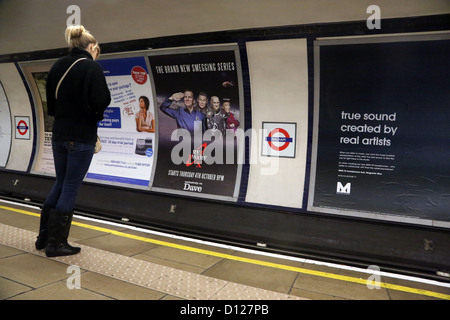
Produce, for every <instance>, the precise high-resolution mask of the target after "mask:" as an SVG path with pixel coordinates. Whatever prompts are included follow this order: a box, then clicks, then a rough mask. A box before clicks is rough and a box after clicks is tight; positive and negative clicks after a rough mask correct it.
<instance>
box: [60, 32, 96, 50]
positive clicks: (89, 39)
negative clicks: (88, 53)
mask: <svg viewBox="0 0 450 320" xmlns="http://www.w3.org/2000/svg"><path fill="white" fill-rule="evenodd" d="M65 35H66V41H67V44H68V45H69V47H70V48H76V47H79V48H83V49H87V47H89V45H90V44H91V43H92V44H94V47H93V48H92V50H94V51H97V52H98V54H100V46H99V45H98V42H97V40H95V38H94V36H93V35H92V34H91V33H90V32H89V31H88V30H86V29H85V28H84V27H83V26H68V27H67V29H66V32H65Z"/></svg>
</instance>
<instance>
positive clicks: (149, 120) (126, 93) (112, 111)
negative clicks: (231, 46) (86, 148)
mask: <svg viewBox="0 0 450 320" xmlns="http://www.w3.org/2000/svg"><path fill="white" fill-rule="evenodd" d="M98 62H99V63H100V65H101V66H102V68H103V71H104V73H105V77H106V82H107V84H108V87H109V90H110V91H111V99H112V100H111V105H110V106H109V107H108V108H107V109H106V110H105V112H104V119H103V120H102V121H100V122H99V123H98V135H99V137H100V140H101V141H102V150H101V151H100V152H99V153H97V154H95V155H94V158H93V159H92V163H91V166H90V167H89V171H88V174H87V176H86V177H87V178H90V179H96V180H103V181H108V182H113V183H123V184H129V185H136V186H146V187H147V186H149V184H150V180H151V173H152V167H153V160H154V158H155V129H156V119H155V109H154V106H153V100H154V99H153V94H152V88H151V82H150V76H149V74H148V69H147V65H146V61H145V57H130V58H118V59H108V60H99V61H98Z"/></svg>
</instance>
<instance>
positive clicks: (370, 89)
mask: <svg viewBox="0 0 450 320" xmlns="http://www.w3.org/2000/svg"><path fill="white" fill-rule="evenodd" d="M362 40H365V42H362V43H361V41H362ZM362 40H361V39H359V41H356V40H354V42H353V43H352V42H347V43H346V42H344V41H334V42H326V41H325V40H323V41H324V42H318V44H319V43H320V44H321V45H320V46H317V45H316V49H317V51H316V53H320V55H316V59H317V60H316V63H318V64H316V66H317V67H318V68H317V69H316V72H319V74H317V75H316V76H317V77H318V79H320V86H318V85H317V86H316V90H319V89H320V92H319V94H318V95H316V96H317V97H318V100H316V103H317V105H316V110H315V113H316V114H315V116H316V122H315V123H316V127H315V130H316V133H317V135H316V141H315V145H316V148H317V149H316V152H315V154H314V155H313V157H315V161H314V160H313V163H314V165H315V172H313V174H312V181H313V184H312V186H311V188H312V189H311V190H312V191H313V194H312V197H310V201H312V202H311V205H312V207H313V209H314V210H321V211H326V212H332V209H333V208H336V209H339V210H340V211H339V212H340V214H343V212H345V211H342V209H344V210H348V211H352V212H354V213H357V214H361V212H369V213H375V214H380V213H381V214H383V215H384V217H386V214H391V215H396V216H397V217H401V218H402V219H405V218H407V219H427V220H434V221H450V219H449V215H448V212H449V210H450V202H449V197H448V190H450V176H449V174H448V173H449V172H450V161H448V160H449V159H450V148H449V146H450V144H449V142H450V140H449V137H450V126H449V123H450V112H449V103H450V90H449V88H450V77H449V76H448V70H450V60H449V57H448V52H450V40H449V39H442V40H438V39H435V41H430V40H429V38H416V37H412V36H410V37H404V38H397V39H396V41H395V42H394V41H383V40H382V39H376V40H377V41H376V42H375V41H374V42H373V43H372V42H371V41H370V39H362ZM337 44H339V45H337Z"/></svg>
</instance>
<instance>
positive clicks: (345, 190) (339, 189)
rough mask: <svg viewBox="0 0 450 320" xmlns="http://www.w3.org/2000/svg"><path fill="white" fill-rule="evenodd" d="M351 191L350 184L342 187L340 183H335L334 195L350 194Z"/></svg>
mask: <svg viewBox="0 0 450 320" xmlns="http://www.w3.org/2000/svg"><path fill="white" fill-rule="evenodd" d="M351 189H352V184H351V183H350V182H349V183H347V184H346V185H345V186H344V185H342V183H341V182H338V183H337V187H336V193H337V194H350V191H351Z"/></svg>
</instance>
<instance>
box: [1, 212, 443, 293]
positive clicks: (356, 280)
mask: <svg viewBox="0 0 450 320" xmlns="http://www.w3.org/2000/svg"><path fill="white" fill-rule="evenodd" d="M0 209H5V210H9V211H15V212H19V213H23V214H26V215H30V216H35V217H40V214H37V213H33V212H30V211H25V210H21V209H15V208H10V207H5V206H0ZM72 225H76V226H79V227H82V228H86V229H91V230H96V231H101V232H105V233H110V234H113V235H116V236H119V237H124V238H129V239H133V240H138V241H144V242H149V243H153V244H157V245H161V246H165V247H170V248H175V249H180V250H185V251H191V252H195V253H200V254H206V255H210V256H214V257H219V258H223V259H228V260H235V261H240V262H246V263H251V264H255V265H260V266H265V267H271V268H276V269H282V270H288V271H294V272H299V273H303V274H309V275H314V276H318V277H324V278H330V279H335V280H342V281H347V282H353V283H359V284H364V285H367V284H369V285H371V286H374V287H380V288H386V289H391V290H397V291H404V292H409V293H413V294H418V295H424V296H430V297H434V298H439V299H444V300H450V295H448V294H444V293H439V292H433V291H428V290H422V289H416V288H410V287H405V286H400V285H395V284H390V283H386V282H377V281H372V282H370V281H368V280H367V279H360V278H355V277H348V276H342V275H338V274H334V273H329V272H323V271H315V270H310V269H305V268H298V267H292V266H287V265H283V264H279V263H272V262H266V261H260V260H255V259H249V258H243V257H237V256H233V255H230V254H225V253H219V252H214V251H210V250H204V249H198V248H194V247H189V246H184V245H179V244H175V243H171V242H166V241H161V240H155V239H149V238H145V237H141V236H135V235H132V234H128V233H124V232H120V231H115V230H111V229H107V228H102V227H96V226H92V225H89V224H85V223H81V222H72Z"/></svg>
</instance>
